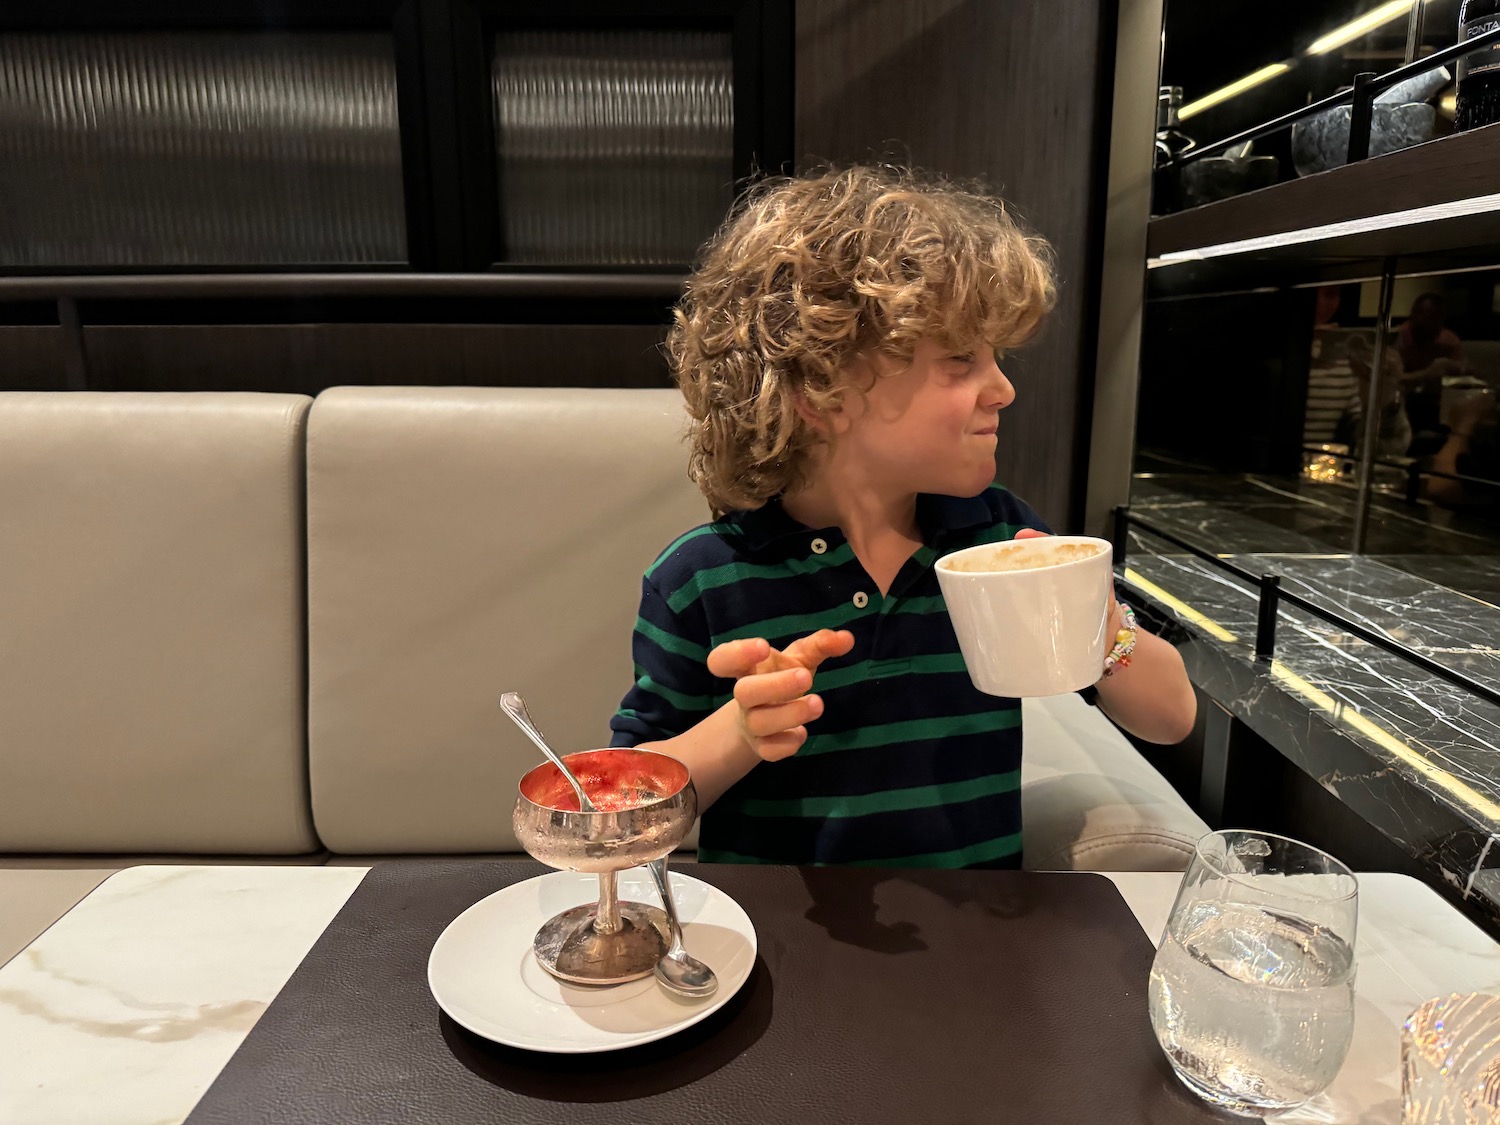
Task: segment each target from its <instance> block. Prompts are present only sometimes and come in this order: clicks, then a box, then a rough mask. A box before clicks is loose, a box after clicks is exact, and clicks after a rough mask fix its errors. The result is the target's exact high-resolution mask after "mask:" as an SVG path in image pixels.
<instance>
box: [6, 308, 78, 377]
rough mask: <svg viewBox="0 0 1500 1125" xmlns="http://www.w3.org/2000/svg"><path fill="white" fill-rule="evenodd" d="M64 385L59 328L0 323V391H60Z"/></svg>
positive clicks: (64, 370)
mask: <svg viewBox="0 0 1500 1125" xmlns="http://www.w3.org/2000/svg"><path fill="white" fill-rule="evenodd" d="M67 385H68V375H67V368H66V365H65V362H64V358H63V334H62V329H61V328H57V327H48V326H46V325H34V324H26V325H15V326H7V327H0V391H60V390H63V389H65V388H66V387H67Z"/></svg>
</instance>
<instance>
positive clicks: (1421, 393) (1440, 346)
mask: <svg viewBox="0 0 1500 1125" xmlns="http://www.w3.org/2000/svg"><path fill="white" fill-rule="evenodd" d="M1447 311H1448V310H1447V307H1446V304H1445V303H1444V301H1443V298H1442V296H1441V295H1440V294H1437V293H1423V294H1422V295H1421V296H1420V297H1418V298H1417V299H1416V300H1415V301H1413V302H1412V303H1411V312H1410V314H1409V315H1408V316H1407V318H1406V322H1405V323H1404V324H1402V325H1401V329H1400V331H1398V332H1397V333H1396V348H1397V349H1398V350H1399V351H1400V352H1401V366H1402V368H1403V369H1404V371H1405V374H1403V375H1402V378H1401V381H1402V383H1403V384H1405V386H1406V414H1407V417H1408V418H1410V419H1411V428H1412V430H1413V431H1414V432H1415V434H1416V439H1415V443H1414V445H1413V447H1412V450H1411V452H1412V453H1413V454H1419V453H1430V452H1432V451H1433V450H1435V449H1436V448H1438V446H1439V445H1441V443H1442V440H1443V437H1442V424H1441V422H1440V419H1439V408H1440V407H1441V405H1442V400H1443V380H1444V379H1445V378H1448V377H1451V376H1454V375H1458V374H1460V373H1461V372H1462V371H1463V369H1464V366H1465V363H1464V348H1463V344H1462V343H1461V342H1460V340H1459V338H1458V337H1457V336H1456V335H1455V334H1454V333H1453V331H1452V330H1451V329H1449V328H1447V327H1445V326H1444V322H1445V321H1446V319H1447Z"/></svg>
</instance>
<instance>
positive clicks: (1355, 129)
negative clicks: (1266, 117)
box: [1169, 28, 1500, 167]
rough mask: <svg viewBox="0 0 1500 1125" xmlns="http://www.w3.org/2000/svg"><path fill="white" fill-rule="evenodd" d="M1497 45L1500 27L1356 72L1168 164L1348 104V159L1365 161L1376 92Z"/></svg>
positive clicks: (1178, 163)
mask: <svg viewBox="0 0 1500 1125" xmlns="http://www.w3.org/2000/svg"><path fill="white" fill-rule="evenodd" d="M1496 44H1500V28H1495V29H1494V30H1493V31H1486V32H1485V33H1484V34H1483V35H1476V36H1474V38H1472V39H1468V40H1465V41H1464V42H1462V43H1457V44H1455V45H1454V46H1452V47H1444V48H1443V49H1442V50H1441V51H1434V52H1433V53H1432V54H1430V55H1427V56H1425V57H1423V58H1420V59H1418V60H1417V61H1416V62H1411V63H1407V64H1406V65H1405V66H1399V67H1397V68H1396V69H1395V70H1388V71H1386V72H1385V73H1384V74H1375V73H1365V74H1360V75H1357V76H1356V77H1355V79H1354V86H1353V87H1352V88H1351V89H1348V90H1344V91H1341V92H1340V93H1337V94H1333V95H1331V96H1330V97H1326V98H1324V99H1323V100H1322V101H1316V102H1312V103H1311V104H1309V105H1305V106H1303V107H1302V108H1301V109H1294V110H1292V111H1291V112H1290V113H1283V114H1282V115H1281V116H1280V117H1276V118H1273V119H1272V120H1270V121H1266V122H1262V123H1261V124H1259V125H1255V126H1252V127H1251V128H1249V129H1245V130H1242V131H1241V132H1238V133H1235V134H1234V135H1233V136H1229V137H1224V138H1223V139H1222V140H1217V141H1214V142H1213V143H1212V144H1206V145H1198V146H1197V147H1196V148H1192V149H1189V150H1188V151H1187V152H1185V153H1183V154H1182V155H1180V156H1178V157H1177V158H1176V159H1175V160H1173V161H1172V162H1171V165H1169V166H1170V167H1181V166H1182V165H1184V164H1191V163H1192V162H1193V161H1195V160H1198V159H1200V158H1202V157H1205V156H1209V155H1211V154H1213V153H1216V152H1221V151H1223V150H1224V149H1226V148H1232V147H1233V146H1234V145H1238V144H1244V142H1246V141H1258V140H1260V139H1261V138H1262V137H1266V136H1269V135H1270V134H1272V133H1275V132H1278V131H1280V130H1282V129H1285V128H1288V127H1289V126H1292V125H1295V124H1296V123H1297V122H1299V121H1304V120H1306V119H1307V118H1309V117H1315V116H1317V115H1318V114H1320V113H1323V112H1325V111H1327V110H1330V109H1333V108H1335V107H1336V106H1341V105H1344V104H1346V103H1347V104H1349V105H1350V106H1351V109H1350V115H1349V152H1348V161H1349V163H1351V164H1352V163H1354V162H1355V161H1357V160H1363V159H1364V158H1365V157H1367V156H1369V155H1370V122H1371V119H1372V117H1373V115H1374V110H1373V106H1374V103H1375V97H1376V95H1377V94H1379V93H1380V92H1381V91H1382V90H1387V89H1389V88H1390V87H1392V86H1394V85H1396V84H1397V83H1400V82H1405V81H1406V80H1407V79H1408V78H1415V77H1416V76H1417V75H1418V74H1422V73H1423V72H1425V71H1428V70H1431V69H1432V68H1433V67H1436V66H1442V65H1444V64H1445V63H1449V62H1452V61H1453V60H1454V59H1457V58H1460V57H1462V56H1463V55H1466V54H1468V53H1469V52H1470V51H1477V50H1480V49H1481V48H1484V47H1490V46H1494V45H1496Z"/></svg>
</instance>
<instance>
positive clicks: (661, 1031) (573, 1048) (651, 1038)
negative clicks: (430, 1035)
mask: <svg viewBox="0 0 1500 1125" xmlns="http://www.w3.org/2000/svg"><path fill="white" fill-rule="evenodd" d="M626 873H627V872H623V871H622V872H620V874H621V875H625V874H626ZM576 874H577V873H576V872H571V871H549V872H546V873H544V874H542V875H534V876H532V877H531V878H530V879H522V880H520V881H519V882H516V883H511V884H510V885H508V886H505V887H501V888H500V889H499V890H497V891H494V892H492V893H490V894H487V895H485V896H484V897H483V898H481V899H479V900H478V901H476V902H474V903H471V904H470V905H469V906H468V907H467V908H466V909H464V910H463V911H462V913H460V914H459V915H458V916H457V917H455V918H454V919H453V920H452V921H451V922H449V923H448V924H447V925H446V926H444V927H443V932H442V933H441V934H439V935H438V938H437V940H436V941H435V942H433V944H432V951H431V952H430V953H429V954H428V955H427V989H428V991H429V992H431V993H432V998H433V999H434V1000H435V1001H436V1002H437V1005H438V1007H439V1008H440V1009H442V1011H443V1012H444V1014H446V1015H447V1016H448V1018H449V1019H451V1020H452V1021H453V1022H454V1023H456V1024H458V1025H459V1026H460V1027H462V1028H463V1029H464V1030H466V1031H468V1032H471V1033H472V1034H474V1035H477V1036H479V1037H480V1038H481V1039H485V1040H488V1041H489V1042H491V1043H499V1044H501V1045H502V1046H505V1047H514V1048H517V1049H519V1050H522V1051H531V1052H534V1053H537V1054H548V1055H591V1054H602V1053H605V1052H608V1051H620V1050H626V1049H628V1048H631V1047H640V1046H644V1045H645V1044H647V1043H655V1042H657V1041H658V1040H661V1039H665V1038H667V1037H668V1036H672V1035H676V1034H677V1033H678V1032H679V1031H685V1030H687V1029H688V1028H690V1027H692V1026H693V1025H694V1024H697V1023H701V1022H702V1021H703V1020H706V1019H707V1018H708V1017H709V1016H711V1015H713V1014H714V1013H715V1012H717V1011H718V1010H719V1009H720V1008H722V1007H724V1005H725V1004H727V1003H729V1001H730V1000H732V999H734V997H735V996H736V995H737V994H738V993H739V990H740V989H741V988H743V987H744V986H745V982H746V981H748V980H749V979H750V977H751V975H752V974H753V973H754V972H755V961H756V958H757V957H758V956H759V953H760V939H759V935H757V933H756V932H755V924H754V923H753V922H751V920H750V916H749V915H748V914H747V913H745V909H744V907H742V906H741V905H740V904H739V903H737V902H736V901H735V900H734V899H733V898H731V897H730V896H729V895H727V894H725V893H724V892H723V891H721V890H720V889H719V888H718V887H716V886H714V885H713V884H712V883H709V882H706V881H704V880H702V879H695V878H693V877H692V876H691V875H685V874H683V873H682V872H680V871H669V872H668V878H670V879H671V881H672V884H673V887H674V891H675V888H676V885H677V884H678V883H679V882H680V883H682V884H684V885H685V887H701V888H703V889H704V890H705V891H706V892H707V893H708V895H709V897H710V898H713V899H717V900H719V901H720V903H722V904H724V905H727V906H728V907H729V908H730V909H731V910H732V911H733V912H735V913H737V914H738V916H739V918H738V920H739V921H740V923H741V925H740V926H738V927H736V928H737V929H739V930H740V932H741V933H742V934H743V936H745V937H746V938H748V939H749V942H750V966H749V968H748V969H747V970H746V971H745V973H744V975H743V976H742V977H741V978H740V979H738V980H736V981H734V982H733V983H732V984H726V983H725V979H724V976H723V975H722V974H720V977H719V990H718V991H717V992H716V993H715V994H714V995H713V996H712V997H711V998H710V999H709V1000H708V1002H707V1003H705V1004H703V1005H702V1006H701V1007H695V1008H692V1009H690V1010H688V1011H687V1012H686V1013H685V1014H684V1016H683V1018H682V1019H680V1020H678V1021H676V1022H673V1023H671V1024H668V1025H666V1026H664V1027H658V1028H652V1029H650V1030H648V1031H642V1032H638V1033H635V1034H633V1035H619V1036H613V1037H611V1038H610V1039H608V1040H601V1041H599V1042H597V1043H588V1042H579V1043H548V1044H546V1045H542V1044H539V1043H538V1042H536V1041H535V1040H528V1039H525V1038H524V1037H519V1036H517V1037H503V1036H499V1035H496V1034H494V1031H493V1029H483V1028H479V1027H475V1026H473V1024H472V1023H471V1022H470V1021H467V1020H466V1019H464V1018H463V1017H462V1016H460V1015H458V1014H457V1013H456V1012H455V1011H453V1010H452V1007H453V1006H452V1005H450V1004H447V1003H444V1001H443V997H442V995H441V992H440V990H439V987H438V985H437V982H436V981H435V980H434V979H433V975H434V974H433V967H434V965H435V964H437V963H438V961H439V960H440V952H439V951H440V950H441V948H442V946H443V940H444V938H446V937H447V936H448V933H449V931H450V930H453V929H454V928H455V927H457V926H458V925H459V924H460V923H461V922H463V920H464V919H465V917H466V916H467V915H469V914H472V913H474V912H476V911H479V910H480V909H481V908H483V907H485V905H486V904H487V903H489V902H490V901H491V900H492V899H495V898H501V897H505V896H507V895H513V894H516V893H518V892H519V891H520V888H522V887H525V886H528V885H530V884H531V883H534V882H536V881H537V880H540V879H553V880H556V879H559V878H561V879H569V878H573V877H576ZM540 921H545V919H541V920H540ZM540 921H539V922H538V925H540ZM529 948H530V946H529V939H528V946H527V949H526V950H523V951H522V953H523V955H524V954H528V953H529ZM657 987H660V986H659V985H658V986H657Z"/></svg>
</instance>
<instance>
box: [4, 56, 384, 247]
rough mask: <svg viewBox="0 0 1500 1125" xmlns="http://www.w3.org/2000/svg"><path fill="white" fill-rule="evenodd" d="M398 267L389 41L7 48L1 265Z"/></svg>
mask: <svg viewBox="0 0 1500 1125" xmlns="http://www.w3.org/2000/svg"><path fill="white" fill-rule="evenodd" d="M406 257H407V254H406V215H405V207H404V202H403V191H402V180H401V141H400V132H399V129H398V126H397V117H396V61H395V47H394V44H393V41H392V38H391V36H390V35H388V34H381V33H378V32H375V33H365V32H351V33H346V32H331V33H325V32H318V33H306V34H304V33H297V34H286V33H274V32H264V33H263V32H227V33H204V32H142V33H135V32H126V33H109V34H102V33H101V34H4V35H0V266H8V267H14V266H32V267H44V268H45V267H50V268H56V267H67V266H126V267H132V266H133V267H153V266H221V267H223V266H257V265H316V264H339V263H351V262H372V263H373V262H388V263H392V262H404V261H405V260H406Z"/></svg>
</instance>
